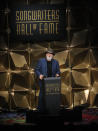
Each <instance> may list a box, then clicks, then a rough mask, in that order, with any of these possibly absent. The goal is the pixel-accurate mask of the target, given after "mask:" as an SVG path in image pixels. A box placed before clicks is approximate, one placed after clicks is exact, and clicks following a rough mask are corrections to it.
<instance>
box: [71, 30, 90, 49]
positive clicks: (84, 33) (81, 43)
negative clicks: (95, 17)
mask: <svg viewBox="0 0 98 131" xmlns="http://www.w3.org/2000/svg"><path fill="white" fill-rule="evenodd" d="M87 37H88V29H84V30H81V31H78V32H75V33H74V34H73V36H72V40H71V44H70V46H71V47H75V48H76V47H85V45H86V44H88V41H87Z"/></svg>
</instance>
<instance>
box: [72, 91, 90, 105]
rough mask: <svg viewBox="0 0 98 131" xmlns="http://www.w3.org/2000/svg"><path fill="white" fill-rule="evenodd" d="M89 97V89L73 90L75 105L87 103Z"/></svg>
mask: <svg viewBox="0 0 98 131" xmlns="http://www.w3.org/2000/svg"><path fill="white" fill-rule="evenodd" d="M88 99H89V90H88V89H87V90H79V91H78V90H77V91H73V106H79V105H82V104H87V103H88V101H89V100H88ZM88 104H89V103H88Z"/></svg>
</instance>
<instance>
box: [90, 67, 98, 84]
mask: <svg viewBox="0 0 98 131" xmlns="http://www.w3.org/2000/svg"><path fill="white" fill-rule="evenodd" d="M91 84H92V86H93V87H98V69H97V68H92V71H91Z"/></svg>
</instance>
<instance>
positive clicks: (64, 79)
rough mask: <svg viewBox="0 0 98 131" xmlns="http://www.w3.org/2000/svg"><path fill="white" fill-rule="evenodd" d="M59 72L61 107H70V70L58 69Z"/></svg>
mask: <svg viewBox="0 0 98 131" xmlns="http://www.w3.org/2000/svg"><path fill="white" fill-rule="evenodd" d="M60 72H61V105H63V106H70V104H71V89H72V88H71V87H70V76H71V73H70V69H69V68H66V69H60Z"/></svg>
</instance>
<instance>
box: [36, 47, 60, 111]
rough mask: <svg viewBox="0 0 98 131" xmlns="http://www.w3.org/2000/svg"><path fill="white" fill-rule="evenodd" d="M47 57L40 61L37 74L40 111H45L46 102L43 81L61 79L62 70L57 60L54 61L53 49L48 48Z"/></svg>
mask: <svg viewBox="0 0 98 131" xmlns="http://www.w3.org/2000/svg"><path fill="white" fill-rule="evenodd" d="M45 55H46V57H45V58H42V59H40V60H39V61H38V63H37V65H36V68H35V74H36V76H37V77H38V79H39V86H40V93H39V102H38V109H39V110H40V111H44V101H43V88H44V86H43V82H44V81H43V80H44V78H48V77H59V76H60V68H59V63H58V61H57V60H55V59H53V56H54V55H55V54H54V51H53V50H52V49H51V48H48V49H47V51H46V53H45Z"/></svg>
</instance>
